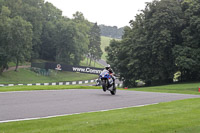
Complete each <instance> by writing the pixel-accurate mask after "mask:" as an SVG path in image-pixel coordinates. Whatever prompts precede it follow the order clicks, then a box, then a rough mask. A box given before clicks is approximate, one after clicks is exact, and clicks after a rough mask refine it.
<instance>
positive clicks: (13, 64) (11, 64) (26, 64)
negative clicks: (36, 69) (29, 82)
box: [8, 62, 31, 67]
mask: <svg viewBox="0 0 200 133" xmlns="http://www.w3.org/2000/svg"><path fill="white" fill-rule="evenodd" d="M28 65H31V63H30V62H24V63H19V66H28ZM8 66H9V67H15V66H16V63H14V62H10V63H9V64H8Z"/></svg>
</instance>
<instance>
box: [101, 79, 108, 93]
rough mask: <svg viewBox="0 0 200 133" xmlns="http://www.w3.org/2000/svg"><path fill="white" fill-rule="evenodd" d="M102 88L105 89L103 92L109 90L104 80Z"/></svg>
mask: <svg viewBox="0 0 200 133" xmlns="http://www.w3.org/2000/svg"><path fill="white" fill-rule="evenodd" d="M102 88H103V91H106V89H107V87H106V80H102Z"/></svg>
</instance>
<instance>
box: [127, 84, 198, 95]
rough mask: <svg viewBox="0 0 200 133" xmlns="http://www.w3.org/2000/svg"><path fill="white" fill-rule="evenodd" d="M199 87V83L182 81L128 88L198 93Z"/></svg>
mask: <svg viewBox="0 0 200 133" xmlns="http://www.w3.org/2000/svg"><path fill="white" fill-rule="evenodd" d="M199 87H200V83H182V84H171V85H163V86H154V87H138V88H130V89H129V90H134V91H149V92H166V93H182V94H200V92H198V88H199Z"/></svg>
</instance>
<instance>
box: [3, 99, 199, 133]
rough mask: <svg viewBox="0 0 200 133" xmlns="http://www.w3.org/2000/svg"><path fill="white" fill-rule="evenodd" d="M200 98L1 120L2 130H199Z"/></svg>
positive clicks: (24, 132)
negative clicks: (50, 116)
mask: <svg viewBox="0 0 200 133" xmlns="http://www.w3.org/2000/svg"><path fill="white" fill-rule="evenodd" d="M199 103H200V98H197V99H189V100H181V101H173V102H169V103H160V104H157V105H149V106H145V107H136V108H128V109H121V110H113V111H107V112H96V113H84V114H78V115H71V116H63V117H56V118H48V119H39V120H31V121H21V122H10V123H1V124H0V133H199V131H200V124H199V123H200V104H199Z"/></svg>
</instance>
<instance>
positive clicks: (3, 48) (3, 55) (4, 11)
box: [0, 6, 11, 74]
mask: <svg viewBox="0 0 200 133" xmlns="http://www.w3.org/2000/svg"><path fill="white" fill-rule="evenodd" d="M9 15H10V10H9V9H8V7H5V6H2V8H1V14H0V31H1V32H0V74H1V73H2V72H3V70H4V69H6V68H8V62H9V61H10V60H11V56H10V54H9V53H10V51H9V49H10V48H11V47H10V46H9V45H7V43H8V42H9V38H10V37H11V36H10V23H11V19H10V18H9V17H8V16H9Z"/></svg>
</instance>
